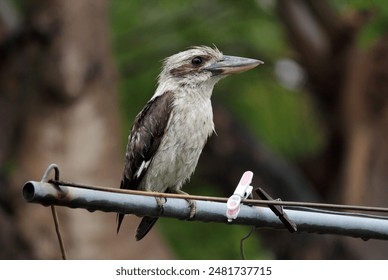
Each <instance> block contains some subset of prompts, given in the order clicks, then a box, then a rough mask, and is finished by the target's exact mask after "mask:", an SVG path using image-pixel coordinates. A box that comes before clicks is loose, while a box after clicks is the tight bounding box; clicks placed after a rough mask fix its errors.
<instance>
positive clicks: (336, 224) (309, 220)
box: [23, 181, 388, 240]
mask: <svg viewBox="0 0 388 280" xmlns="http://www.w3.org/2000/svg"><path fill="white" fill-rule="evenodd" d="M23 197H24V199H25V200H26V201H28V202H33V203H40V204H43V205H45V206H49V205H60V206H67V207H70V208H84V209H87V210H89V211H96V210H100V211H104V212H120V213H124V214H136V215H138V216H155V217H157V216H163V217H170V218H177V219H188V217H189V215H190V208H189V207H188V202H187V201H186V200H185V199H180V198H170V197H169V198H167V201H166V204H165V205H164V211H163V213H162V214H161V211H160V209H159V208H158V206H157V204H156V200H155V198H154V197H152V196H144V195H134V194H126V193H117V192H112V191H103V190H92V189H84V188H77V187H69V186H63V185H54V184H51V183H46V182H36V181H29V182H27V183H26V184H25V185H24V187H23ZM196 204H197V212H196V215H195V217H194V218H193V219H192V220H197V221H203V222H218V223H228V222H227V218H226V203H221V202H214V201H202V200H197V201H196ZM284 211H285V212H286V213H287V215H288V217H289V218H290V219H291V220H292V221H294V222H295V223H296V224H297V226H298V232H309V233H312V232H314V233H321V234H338V235H346V236H353V237H359V238H362V239H364V240H367V239H384V240H388V219H386V218H384V217H379V216H374V217H371V216H368V217H366V216H362V215H357V214H355V215H351V214H349V213H340V212H334V211H330V212H329V211H327V212H325V211H315V210H311V211H306V210H302V209H300V210H295V209H285V210H284ZM228 224H241V225H253V226H256V227H259V228H275V229H285V228H284V225H283V223H282V222H281V221H280V220H279V219H278V217H277V216H276V215H275V214H274V213H273V212H272V211H271V210H270V209H269V208H268V207H254V206H247V205H242V207H241V210H240V213H239V216H238V218H237V219H235V220H233V222H232V223H228Z"/></svg>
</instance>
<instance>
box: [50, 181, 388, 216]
mask: <svg viewBox="0 0 388 280" xmlns="http://www.w3.org/2000/svg"><path fill="white" fill-rule="evenodd" d="M48 182H49V183H52V184H56V185H63V186H70V187H75V188H82V189H90V190H96V191H105V192H112V193H124V194H133V195H143V196H152V197H165V198H181V199H186V200H188V199H189V200H202V201H213V202H224V203H226V202H227V201H228V198H225V197H213V196H199V195H185V194H173V193H157V192H146V191H139V190H128V189H116V188H107V187H100V186H91V185H83V184H76V183H71V182H65V181H60V180H49V181H48ZM242 203H245V204H249V205H282V206H300V207H310V208H311V207H315V208H326V209H337V210H355V211H368V212H384V213H388V208H385V207H372V206H358V205H344V204H329V203H316V202H297V201H283V200H259V199H243V200H242Z"/></svg>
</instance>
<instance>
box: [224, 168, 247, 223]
mask: <svg viewBox="0 0 388 280" xmlns="http://www.w3.org/2000/svg"><path fill="white" fill-rule="evenodd" d="M252 178H253V172H251V171H245V172H244V174H243V175H242V177H241V179H240V182H239V183H238V185H237V187H236V189H235V190H234V193H233V195H232V196H231V197H229V199H228V201H227V203H226V207H227V210H226V217H227V218H228V222H231V221H232V220H234V219H236V218H237V216H238V213H239V212H240V208H241V200H242V199H243V198H247V197H248V196H250V195H251V193H252V189H253V187H252V186H251V183H252Z"/></svg>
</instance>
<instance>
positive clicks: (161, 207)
mask: <svg viewBox="0 0 388 280" xmlns="http://www.w3.org/2000/svg"><path fill="white" fill-rule="evenodd" d="M155 200H156V204H157V205H158V208H159V211H160V214H163V212H164V204H166V202H167V199H166V198H164V197H158V196H155Z"/></svg>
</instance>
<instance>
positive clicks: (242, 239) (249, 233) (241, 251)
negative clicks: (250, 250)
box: [240, 227, 255, 260]
mask: <svg viewBox="0 0 388 280" xmlns="http://www.w3.org/2000/svg"><path fill="white" fill-rule="evenodd" d="M254 229H255V227H251V230H250V231H249V232H248V234H247V235H245V236H244V237H243V238H241V240H240V254H241V259H242V260H245V249H244V242H245V240H247V239H248V238H249V237H250V236H251V235H252V232H253V230H254Z"/></svg>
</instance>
